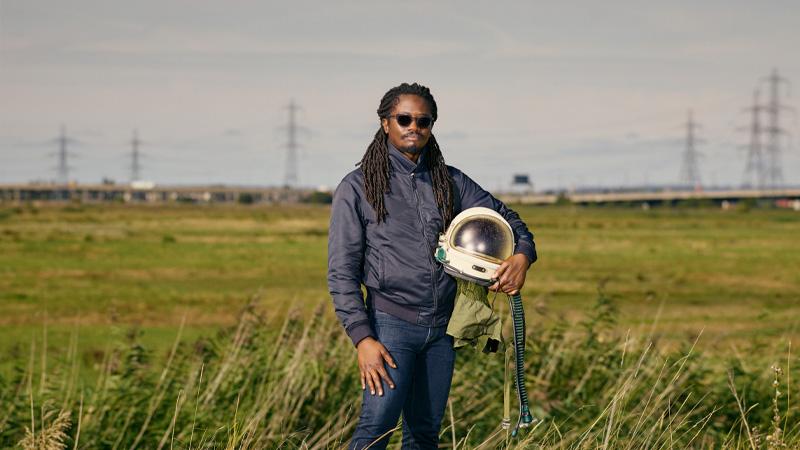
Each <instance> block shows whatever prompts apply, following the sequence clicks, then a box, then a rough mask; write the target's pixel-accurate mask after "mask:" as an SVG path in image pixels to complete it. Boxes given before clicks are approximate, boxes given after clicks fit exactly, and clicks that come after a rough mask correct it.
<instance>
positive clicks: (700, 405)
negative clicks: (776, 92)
mask: <svg viewBox="0 0 800 450" xmlns="http://www.w3.org/2000/svg"><path fill="white" fill-rule="evenodd" d="M518 211H519V212H520V213H521V215H522V216H523V218H524V219H525V220H526V222H527V223H528V224H529V226H530V228H531V229H532V230H533V231H534V232H535V234H536V242H537V246H538V249H539V253H540V261H539V262H537V263H536V265H535V266H534V268H533V269H532V270H531V271H530V272H529V274H528V281H527V283H526V286H525V288H524V290H523V296H524V298H525V301H526V309H527V311H528V318H529V320H528V322H529V330H530V339H529V341H528V345H529V349H530V350H531V353H530V355H532V356H531V358H530V360H529V361H530V369H529V383H530V387H529V390H530V391H531V392H532V398H533V399H534V401H533V403H534V408H535V412H536V414H538V415H540V416H542V417H545V418H546V419H547V420H546V421H545V422H544V423H543V424H542V425H541V426H540V427H539V428H537V429H536V430H535V431H533V432H532V433H530V434H527V435H526V436H527V437H526V438H525V439H527V440H524V441H522V442H523V445H534V444H536V445H541V446H543V447H550V446H560V447H562V448H588V447H591V448H593V447H602V446H604V445H606V444H608V443H609V442H610V445H608V447H609V448H658V447H666V448H669V447H673V448H681V447H683V446H686V445H691V446H695V447H719V446H722V445H725V446H728V447H734V448H738V447H741V448H745V447H747V448H749V447H751V444H752V443H754V442H755V441H756V440H760V441H759V442H760V443H761V444H765V443H766V442H767V441H766V437H767V435H769V434H770V433H772V434H774V433H775V432H776V431H775V430H776V429H777V428H776V425H775V423H773V422H774V420H773V419H772V416H773V414H774V411H773V408H772V402H773V400H774V398H773V397H774V392H775V388H773V387H772V382H773V381H774V380H773V378H774V376H773V374H772V372H771V371H770V369H769V367H770V366H771V365H773V364H776V363H778V365H780V366H781V367H783V369H784V374H783V375H782V377H786V379H785V380H784V378H780V380H779V386H783V387H781V389H784V387H786V384H787V382H788V384H789V385H790V386H791V385H792V383H794V387H796V381H794V380H797V379H798V375H800V374H798V373H797V369H796V367H797V365H796V364H793V363H792V361H793V360H796V357H794V356H792V353H791V347H790V343H791V341H792V340H794V341H795V342H796V341H797V336H798V329H797V327H798V319H799V318H800V271H799V270H797V267H800V252H798V249H800V248H798V244H797V234H798V230H800V214H797V213H796V212H792V211H778V210H765V209H751V210H749V211H720V210H716V209H688V208H687V209H660V208H654V209H651V210H649V211H642V210H637V209H624V208H577V207H572V206H562V207H520V208H518ZM328 214H329V210H328V209H327V208H325V207H321V206H293V207H269V208H263V207H244V206H235V207H234V206H213V207H201V206H192V205H172V206H156V207H153V206H131V205H97V206H94V205H70V206H41V207H33V206H21V207H15V206H8V205H6V206H0V403H2V404H3V405H4V407H5V406H6V405H10V406H8V407H6V408H4V409H3V410H2V412H0V446H12V445H16V444H17V443H20V441H21V440H23V439H24V438H25V427H28V428H31V427H32V426H33V427H38V428H36V429H38V430H39V434H36V432H35V431H34V432H33V433H32V434H31V435H30V436H32V437H31V439H34V440H35V439H37V436H38V437H39V438H42V437H43V436H45V435H44V434H41V430H42V429H45V430H50V431H52V433H53V434H52V436H51V437H52V439H56V437H57V436H58V431H59V430H61V431H62V432H63V436H62V437H63V441H64V442H67V443H72V442H74V440H75V439H76V438H78V436H77V432H78V423H77V417H81V418H82V425H81V426H82V430H83V431H81V437H80V438H79V439H78V440H79V442H80V443H81V444H80V447H83V448H97V447H114V446H115V444H116V445H117V446H119V447H120V448H130V447H132V446H133V447H135V446H137V445H144V446H145V447H148V448H156V447H158V444H159V443H162V444H164V445H165V446H166V445H171V444H175V446H177V447H179V448H200V447H201V443H202V447H203V448H240V447H244V448H258V447H275V446H278V445H281V444H282V445H284V446H287V447H296V446H300V445H301V444H303V443H305V444H307V445H308V446H309V447H317V448H331V447H333V446H335V445H337V444H338V443H341V442H342V440H343V439H345V438H346V434H347V432H348V431H349V430H351V429H352V426H353V425H354V420H355V419H354V414H355V410H354V408H357V406H358V398H359V389H358V386H357V377H356V374H355V363H354V357H355V354H354V352H353V349H352V346H351V345H350V344H349V343H348V341H347V340H346V337H345V336H344V333H343V331H342V330H341V328H340V326H339V325H338V324H337V323H336V321H335V319H334V318H333V317H332V316H333V314H332V307H331V306H330V300H329V296H328V293H327V287H326V283H325V275H326V264H327V261H326V244H327V221H328ZM598 286H603V289H604V293H605V294H604V296H602V297H601V298H603V299H606V300H607V302H606V303H602V302H601V303H600V304H597V303H595V299H596V298H597V288H598ZM611 304H613V305H615V308H614V310H613V311H611V310H609V311H606V312H605V313H604V314H599V312H598V308H600V310H602V308H603V307H604V306H603V305H611ZM245 305H251V306H250V308H251V309H248V311H250V312H248V313H247V314H245V316H244V318H242V316H241V315H240V313H241V312H242V311H243V309H244V308H245ZM598 305H599V306H598ZM290 311H292V312H291V313H290ZM315 311H316V312H315ZM601 312H602V311H601ZM285 320H286V321H285ZM181 322H184V323H185V326H184V328H183V330H182V332H181V333H180V339H179V340H178V341H177V342H179V345H178V346H177V347H176V349H175V352H174V353H172V345H173V344H172V343H173V342H175V340H176V338H177V337H178V334H179V333H178V329H179V325H180V324H181ZM236 327H239V328H238V329H239V330H240V331H239V332H238V334H237V333H234V332H233V331H230V330H235V329H237V328H236ZM280 329H283V332H279V330H280ZM220 330H222V332H223V334H221V335H219V336H217V333H218V332H220ZM224 330H229V331H228V332H227V333H228V334H224V333H225V331H224ZM287 330H288V331H287ZM236 336H239V337H238V338H237V337H236ZM45 339H46V345H45ZM281 343H282V344H281ZM690 348H691V350H690ZM170 355H173V356H172V357H170ZM781 361H783V363H781ZM499 364H500V363H499V362H498V361H497V360H494V359H488V360H487V359H483V358H480V357H479V356H475V355H472V354H470V353H461V355H460V356H459V363H458V368H457V373H456V377H455V379H454V386H453V391H452V396H451V398H452V400H453V404H454V405H455V407H456V408H457V413H456V415H455V416H454V422H452V423H449V425H448V424H447V423H446V426H447V427H449V428H445V429H444V430H443V433H444V435H443V442H452V440H453V439H452V434H453V433H455V441H456V442H458V443H459V447H460V448H461V447H462V446H466V448H475V447H480V445H481V443H482V442H484V440H486V439H489V440H488V442H487V444H486V445H487V446H488V447H490V448H491V447H493V446H494V445H496V444H498V443H500V440H502V439H500V438H502V433H501V434H496V432H497V427H496V425H497V419H498V417H499V414H500V412H499V409H498V408H499V407H500V406H499V405H500V404H501V402H500V401H499V397H498V395H497V394H498V393H499V375H497V374H499V373H500V372H501V371H502V368H501V367H500V365H499ZM201 372H203V373H204V374H205V375H204V379H203V380H205V381H203V380H201V379H200V373H201ZM790 373H791V374H792V375H791V378H788V377H789V374H790ZM729 376H731V377H733V382H729V381H728V377H729ZM211 380H219V385H216V386H214V385H213V383H211ZM476 386H478V388H476ZM476 389H477V391H476ZM792 389H793V388H787V391H789V392H791V394H792V397H791V398H792V399H793V398H794V396H795V393H794V391H793V390H792ZM81 396H83V406H81V403H80V399H81ZM198 396H200V397H198ZM737 397H738V398H739V400H738V402H737ZM200 398H204V400H202V401H201V400H199V399H200ZM266 399H274V400H270V401H266ZM784 402H785V403H784ZM739 403H741V407H742V408H741V410H740V408H739ZM237 405H238V407H237ZM778 405H779V408H778V412H779V415H780V417H781V418H782V419H781V420H782V423H783V425H782V426H779V427H778V428H780V429H781V432H783V433H785V434H784V436H783V438H785V439H786V442H789V443H790V445H800V441H798V430H797V428H796V427H795V426H793V425H792V424H794V423H797V407H796V406H794V403H793V402H789V398H788V396H786V397H785V400H784V398H783V397H782V398H780V399H778ZM31 408H33V411H34V414H33V416H32V415H31ZM80 411H82V412H80ZM87 411H91V413H87ZM176 411H177V412H176ZM194 411H197V413H194ZM67 412H69V419H67V418H66V414H67ZM79 412H80V413H79ZM148 416H149V418H148ZM59 417H61V419H59ZM789 419H791V420H789ZM446 422H447V421H446ZM778 425H780V424H778ZM173 432H174V435H173ZM195 432H196V433H197V434H198V435H194V434H193V433H195ZM165 436H166V437H165ZM45 437H46V436H45ZM783 438H782V439H783ZM187 439H188V440H187ZM193 439H197V440H193ZM394 439H397V437H395V438H394ZM498 439H500V440H498ZM189 441H192V443H191V444H189ZM31 442H32V441H31ZM31 442H23V443H22V444H23V446H28V447H31V445H33V444H32V443H31ZM29 444H30V445H29ZM761 444H759V446H760V445H761ZM70 445H71V444H70Z"/></svg>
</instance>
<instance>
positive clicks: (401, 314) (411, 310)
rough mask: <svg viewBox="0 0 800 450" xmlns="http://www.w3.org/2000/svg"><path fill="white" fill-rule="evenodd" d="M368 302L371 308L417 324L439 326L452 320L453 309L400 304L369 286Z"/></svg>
mask: <svg viewBox="0 0 800 450" xmlns="http://www.w3.org/2000/svg"><path fill="white" fill-rule="evenodd" d="M367 304H368V305H369V306H370V307H371V308H375V309H378V310H381V311H383V312H385V313H389V314H391V315H393V316H395V317H397V318H400V319H403V320H405V321H406V322H410V323H413V324H417V325H424V326H436V327H439V326H445V325H447V322H448V321H449V320H450V313H451V311H432V310H431V309H427V310H426V309H423V308H421V307H419V306H412V305H400V304H398V303H395V302H394V301H392V300H391V299H389V298H387V297H386V296H385V295H383V294H382V293H381V292H380V291H378V290H373V289H369V288H368V289H367Z"/></svg>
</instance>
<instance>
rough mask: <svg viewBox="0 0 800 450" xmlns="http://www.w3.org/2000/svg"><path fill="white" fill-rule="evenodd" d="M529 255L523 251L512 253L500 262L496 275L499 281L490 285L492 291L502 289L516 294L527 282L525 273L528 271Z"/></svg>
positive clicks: (510, 293)
mask: <svg viewBox="0 0 800 450" xmlns="http://www.w3.org/2000/svg"><path fill="white" fill-rule="evenodd" d="M528 267H530V263H528V257H527V256H525V255H523V254H522V253H517V254H515V255H511V256H510V257H509V258H508V259H506V260H505V261H503V263H502V264H500V267H498V268H497V272H496V273H495V275H494V277H495V279H497V282H496V283H495V284H493V285H491V286H490V287H489V290H492V291H502V292H505V293H506V294H509V295H514V294H516V293H518V292H519V290H520V289H522V286H523V285H524V284H525V274H526V273H527V272H528Z"/></svg>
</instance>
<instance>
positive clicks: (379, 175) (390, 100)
mask: <svg viewBox="0 0 800 450" xmlns="http://www.w3.org/2000/svg"><path fill="white" fill-rule="evenodd" d="M405 94H409V95H416V96H419V97H421V98H423V99H424V100H425V101H426V102H427V103H428V105H429V106H430V108H431V115H432V116H433V121H434V122H435V121H436V115H437V109H436V100H434V99H433V95H431V91H430V89H428V88H427V87H425V86H422V85H420V84H417V83H414V84H408V83H403V84H401V85H400V86H397V87H393V88H391V89H389V91H388V92H387V93H386V94H384V95H383V98H382V99H381V103H380V106H378V117H379V118H381V119H386V118H388V116H389V115H390V114H391V112H392V108H393V107H394V105H396V104H397V102H398V100H399V97H400V96H401V95H405ZM387 137H388V136H387V134H386V132H384V131H383V127H378V131H377V132H376V133H375V137H374V139H373V140H372V143H370V144H369V146H368V147H367V151H366V152H365V153H364V157H363V158H361V162H360V163H358V165H359V166H360V167H361V171H362V172H363V173H364V191H365V192H366V194H367V201H368V202H369V204H370V205H372V209H373V210H374V211H375V215H376V216H377V217H378V222H379V223H380V222H382V221H385V220H386V205H385V204H384V201H383V200H384V195H385V194H387V193H389V175H390V173H389V171H390V170H391V168H390V166H389V148H388V146H387V144H386V139H387ZM427 147H428V155H427V157H426V158H425V162H426V166H427V168H428V170H429V171H430V174H431V180H432V182H433V192H434V195H435V196H436V205H437V206H438V207H439V212H440V213H441V215H442V220H443V221H444V228H445V229H447V227H448V226H449V225H450V221H451V220H452V219H453V179H452V177H451V176H450V173H449V172H448V171H447V166H445V164H444V157H443V156H442V151H441V149H440V148H439V144H438V143H437V142H436V138H435V137H434V136H433V134H431V137H430V139H428V144H427Z"/></svg>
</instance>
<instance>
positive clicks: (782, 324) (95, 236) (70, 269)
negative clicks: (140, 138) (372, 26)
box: [0, 205, 800, 349]
mask: <svg viewBox="0 0 800 450" xmlns="http://www.w3.org/2000/svg"><path fill="white" fill-rule="evenodd" d="M519 210H520V213H521V215H522V216H523V218H524V219H525V220H526V221H527V223H528V224H529V225H530V227H531V229H532V230H533V231H534V233H535V235H536V242H537V246H538V249H539V253H540V255H541V256H540V261H539V262H537V263H536V264H535V265H534V268H533V269H532V270H531V271H530V272H529V275H528V281H527V284H526V286H525V289H524V291H523V294H524V297H525V298H526V299H527V301H528V302H529V303H531V304H533V305H535V306H536V307H537V308H538V309H539V310H541V311H545V310H546V311H547V315H548V316H551V317H552V316H555V315H565V316H567V318H571V317H579V316H581V315H582V313H583V312H584V311H585V309H586V307H587V305H589V304H590V303H591V301H592V299H593V298H594V295H595V292H596V289H597V286H598V284H599V283H605V288H606V292H607V293H608V294H609V295H610V296H612V297H613V298H615V299H616V300H617V302H618V304H619V306H620V318H619V325H620V326H621V327H624V328H626V329H627V328H631V329H632V331H634V332H635V331H637V330H647V329H649V327H650V325H651V324H652V323H653V321H654V320H656V319H657V320H658V330H659V333H662V334H663V335H665V336H666V337H668V338H670V339H684V338H687V337H688V338H690V339H691V337H693V336H695V335H696V334H697V333H698V332H699V331H700V330H703V329H704V330H705V331H704V334H705V336H706V340H707V341H708V342H709V343H712V342H713V343H719V344H723V345H724V346H730V345H734V344H735V343H737V342H738V341H741V340H750V339H760V338H771V337H775V336H797V332H798V330H797V326H798V319H799V318H800V270H798V268H800V251H798V250H800V239H798V235H799V234H800V214H797V213H795V212H791V211H772V210H751V211H749V212H737V211H719V210H690V209H687V210H678V209H664V210H658V209H651V210H649V211H641V210H637V209H602V208H594V209H587V208H583V209H578V208H572V207H563V208H528V207H522V208H519ZM327 220H328V209H327V208H326V207H312V206H308V207H301V206H296V207H274V208H246V207H227V206H222V207H197V206H162V207H146V206H124V205H116V206H107V205H104V206H79V205H74V206H67V207H52V206H51V207H40V208H32V207H20V208H12V207H6V208H4V209H0V326H2V329H3V332H2V336H0V345H2V346H4V347H5V349H8V347H9V344H11V343H16V342H19V340H20V339H22V340H23V341H24V340H25V339H24V337H25V336H30V334H31V333H34V332H38V331H36V330H40V329H41V327H42V325H43V324H44V323H47V324H48V327H50V328H51V330H52V331H53V332H55V333H59V332H61V331H62V330H69V329H71V328H72V327H74V326H78V327H79V328H80V330H81V335H83V336H84V337H85V339H86V340H87V341H88V342H93V341H102V340H103V338H102V337H103V335H105V334H106V333H107V332H108V331H109V330H112V329H114V327H123V328H124V327H129V326H132V325H134V326H137V327H139V328H141V329H143V330H145V331H146V335H147V336H150V335H153V336H154V337H155V339H154V342H158V341H164V338H167V339H166V340H169V335H170V332H171V330H173V331H172V332H173V333H174V328H175V327H176V326H177V325H178V324H179V323H180V322H181V320H182V319H183V318H184V317H185V319H186V324H187V328H188V330H189V333H190V334H192V333H194V330H199V331H201V332H204V331H207V330H209V329H213V328H215V327H218V326H220V325H231V324H233V323H234V322H235V320H236V315H237V313H238V311H239V310H240V309H241V307H242V306H243V305H244V304H245V303H246V302H247V301H248V299H249V298H250V297H251V296H253V295H254V294H255V293H256V292H258V291H260V298H261V299H262V300H261V304H260V307H262V308H263V309H264V310H266V311H269V313H270V315H273V316H276V319H278V320H279V319H280V316H281V315H282V314H284V313H285V311H286V310H287V308H288V307H289V306H290V305H291V306H296V305H300V306H302V307H304V308H305V310H306V311H310V310H311V309H312V308H313V307H314V306H316V305H317V304H319V303H324V302H328V301H329V296H328V293H327V287H326V282H325V272H326V264H327V261H326V251H327V250H326V239H327Z"/></svg>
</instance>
